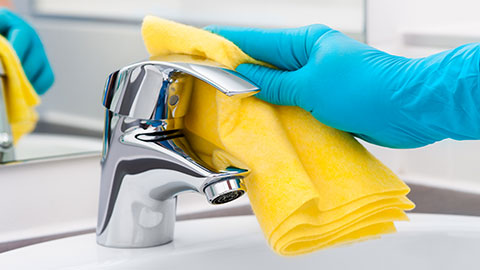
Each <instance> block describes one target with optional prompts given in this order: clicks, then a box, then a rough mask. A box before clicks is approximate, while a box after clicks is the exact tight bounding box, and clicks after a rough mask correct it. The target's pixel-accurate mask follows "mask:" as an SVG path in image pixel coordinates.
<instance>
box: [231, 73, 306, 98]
mask: <svg viewBox="0 0 480 270" xmlns="http://www.w3.org/2000/svg"><path fill="white" fill-rule="evenodd" d="M236 71H237V72H239V73H240V74H242V75H244V76H245V77H247V78H248V79H250V80H251V81H252V82H253V83H255V84H256V85H257V86H258V87H260V89H261V90H260V92H259V93H258V94H257V95H256V97H258V98H260V99H262V100H264V101H266V102H269V103H273V104H277V105H287V106H295V105H297V101H296V99H297V96H298V89H299V87H298V85H297V84H296V83H295V82H296V73H295V71H282V70H278V69H271V68H268V67H264V66H259V65H253V64H241V65H239V66H238V67H237V69H236Z"/></svg>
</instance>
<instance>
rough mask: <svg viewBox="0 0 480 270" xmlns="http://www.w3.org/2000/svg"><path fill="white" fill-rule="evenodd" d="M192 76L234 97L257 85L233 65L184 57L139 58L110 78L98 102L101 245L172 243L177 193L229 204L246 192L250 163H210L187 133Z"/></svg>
mask: <svg viewBox="0 0 480 270" xmlns="http://www.w3.org/2000/svg"><path fill="white" fill-rule="evenodd" d="M196 79H199V80H202V81H204V82H206V83H208V84H210V85H212V86H214V87H215V88H216V89H218V90H219V91H220V92H222V93H224V94H225V95H227V96H230V97H231V98H242V97H247V96H251V95H253V94H255V93H257V92H258V91H259V88H258V87H257V86H255V85H254V84H252V83H251V82H250V81H248V80H247V79H246V78H244V77H243V76H242V75H240V74H238V73H236V72H235V71H232V70H228V69H225V68H223V67H221V66H219V65H217V64H215V63H211V62H208V61H206V60H195V59H193V58H190V57H186V56H173V57H169V58H168V59H155V60H152V61H145V62H140V63H137V64H133V65H131V66H127V67H124V68H122V69H120V70H118V71H116V72H114V73H112V74H111V75H110V76H109V77H108V79H107V82H106V87H105V93H104V100H103V105H104V106H105V107H106V115H105V131H104V146H103V147H104V149H103V154H102V161H101V165H102V174H101V187H100V199H99V212H98V224H97V242H98V243H99V244H101V245H104V246H109V247H127V248H128V247H150V246H157V245H162V244H165V243H168V242H170V241H172V240H173V230H174V225H175V224H174V223H175V208H176V199H177V195H178V194H179V193H181V192H185V191H194V192H198V193H201V194H204V195H205V196H206V198H207V200H208V201H209V202H210V203H212V204H223V203H227V202H229V201H232V200H234V199H236V198H238V197H240V196H241V195H243V194H244V193H245V187H244V184H243V178H244V177H245V176H246V175H247V174H248V173H249V170H248V168H234V167H229V168H228V170H224V171H223V170H222V171H218V170H216V169H213V168H210V166H208V165H207V164H205V163H204V162H203V161H202V160H201V159H200V158H199V157H198V156H197V155H196V154H195V153H194V152H193V151H192V149H191V147H190V144H189V141H188V138H187V137H186V136H185V130H184V128H183V117H184V116H185V115H186V113H187V110H188V107H189V101H190V94H191V91H195V90H194V89H193V85H194V84H193V80H196ZM189 136H190V135H189ZM191 136H195V135H191Z"/></svg>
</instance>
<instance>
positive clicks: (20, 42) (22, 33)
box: [7, 29, 32, 64]
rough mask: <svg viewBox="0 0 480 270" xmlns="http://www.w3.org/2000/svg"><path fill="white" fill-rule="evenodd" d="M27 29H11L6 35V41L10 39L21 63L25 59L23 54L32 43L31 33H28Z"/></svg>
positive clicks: (25, 53)
mask: <svg viewBox="0 0 480 270" xmlns="http://www.w3.org/2000/svg"><path fill="white" fill-rule="evenodd" d="M28 31H29V30H24V29H13V30H11V31H10V32H9V33H8V35H7V39H8V41H10V44H11V45H12V47H13V49H14V50H15V52H16V53H17V56H18V58H19V59H20V61H21V62H22V64H23V62H24V61H25V56H26V55H27V53H28V50H29V49H30V47H31V45H32V38H31V34H30V33H28Z"/></svg>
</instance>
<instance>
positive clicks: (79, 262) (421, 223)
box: [0, 214, 480, 270]
mask: <svg viewBox="0 0 480 270" xmlns="http://www.w3.org/2000/svg"><path fill="white" fill-rule="evenodd" d="M409 216H410V218H411V221H410V222H400V223H398V224H397V228H398V233H396V234H392V235H386V236H383V237H382V238H381V239H379V240H370V241H366V242H361V243H357V244H353V245H349V246H344V247H339V248H332V249H327V250H322V251H317V252H315V253H313V254H309V255H305V256H298V257H281V256H278V255H276V254H275V253H274V252H273V251H271V250H270V248H269V247H268V246H267V244H266V242H265V239H264V237H263V234H262V233H261V231H260V228H259V227H258V225H257V221H256V219H255V217H253V216H239V217H224V218H211V219H199V220H190V221H181V222H177V224H176V233H175V240H174V242H172V243H170V244H167V245H164V246H160V247H155V248H146V249H114V248H105V247H101V246H98V245H97V244H96V243H95V235H94V234H86V235H82V236H76V237H70V238H65V239H61V240H55V241H51V242H46V243H42V244H37V245H33V246H29V247H25V248H21V249H17V250H13V251H10V252H6V253H3V254H0V269H5V270H6V269H15V270H19V269H77V270H81V269H90V270H93V269H228V270H234V269H242V270H245V269H248V270H249V269H275V270H281V269H299V270H300V269H301V270H304V269H315V270H318V269H322V270H324V269H368V270H375V269H382V270H385V269H388V270H396V269H401V270H405V269H409V270H410V269H422V270H425V269H435V270H441V269H449V270H451V269H480V259H479V255H480V217H466V216H450V215H428V214H410V215H409Z"/></svg>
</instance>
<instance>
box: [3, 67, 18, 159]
mask: <svg viewBox="0 0 480 270" xmlns="http://www.w3.org/2000/svg"><path fill="white" fill-rule="evenodd" d="M3 80H5V72H4V70H3V65H2V64H1V63H0V164H1V163H7V162H11V161H14V160H15V150H14V148H13V136H12V130H11V128H10V123H9V122H8V114H7V101H6V99H5V89H4V88H3V86H4V84H3Z"/></svg>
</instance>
